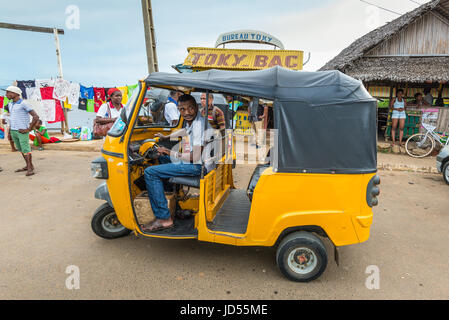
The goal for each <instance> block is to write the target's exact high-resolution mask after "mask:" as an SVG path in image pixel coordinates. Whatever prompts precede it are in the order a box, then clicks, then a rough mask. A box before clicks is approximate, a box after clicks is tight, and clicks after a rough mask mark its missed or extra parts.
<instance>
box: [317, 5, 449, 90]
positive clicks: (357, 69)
mask: <svg viewBox="0 0 449 320" xmlns="http://www.w3.org/2000/svg"><path fill="white" fill-rule="evenodd" d="M432 10H434V11H436V12H437V13H438V14H439V15H440V16H443V17H444V18H449V0H433V1H430V2H428V3H426V4H424V5H422V6H420V7H418V8H417V9H415V10H413V11H410V12H409V13H406V14H404V15H402V16H400V17H399V18H397V19H396V20H393V21H392V22H390V23H388V24H386V25H384V26H382V27H380V28H377V29H375V30H373V31H371V32H369V33H368V34H366V35H365V36H363V37H361V38H359V39H357V40H356V41H354V42H353V43H352V44H351V45H350V46H349V47H347V48H346V49H344V50H343V51H342V52H341V53H340V54H339V55H337V56H336V57H335V58H334V59H332V60H331V61H329V62H328V63H327V64H326V65H324V66H323V67H322V68H321V69H319V71H325V70H340V71H342V72H344V73H346V74H348V75H350V76H352V77H355V78H358V79H360V80H364V81H370V80H380V78H381V77H382V80H393V78H394V79H395V80H394V81H399V80H401V81H404V82H410V81H411V82H419V79H418V78H416V72H417V71H420V70H422V72H423V73H421V72H420V74H427V75H428V74H430V73H432V75H433V76H438V77H443V78H444V80H446V81H447V80H449V71H448V67H447V65H448V63H449V59H448V58H442V57H438V58H437V57H433V58H430V57H429V58H407V57H398V58H396V57H395V58H366V57H364V58H363V59H361V58H362V57H363V56H364V55H365V54H366V53H367V52H369V51H370V50H371V49H373V48H374V47H375V46H377V45H378V44H380V43H381V42H383V41H386V40H388V39H390V38H391V37H392V36H394V35H395V34H396V33H398V32H399V31H401V30H402V29H404V28H405V27H407V26H408V25H410V24H412V23H413V22H415V21H416V20H417V19H418V18H420V17H422V16H423V15H424V14H426V13H428V12H429V11H432ZM428 62H432V63H433V62H437V63H440V62H441V65H438V66H429V65H426V66H423V65H422V63H425V64H427V63H428ZM396 66H401V67H403V68H404V69H402V70H404V74H403V75H402V74H401V73H400V74H397V72H395V73H396V74H395V75H392V74H390V73H391V72H392V68H394V69H395V71H397V69H396ZM429 68H434V69H441V70H435V71H438V72H437V73H433V72H430V70H429ZM405 73H407V74H410V75H409V76H407V75H405ZM438 73H441V74H440V75H438ZM412 74H413V75H414V76H412ZM389 77H390V78H389ZM396 78H397V79H396ZM368 79H370V80H368ZM426 80H432V79H430V78H429V79H426Z"/></svg>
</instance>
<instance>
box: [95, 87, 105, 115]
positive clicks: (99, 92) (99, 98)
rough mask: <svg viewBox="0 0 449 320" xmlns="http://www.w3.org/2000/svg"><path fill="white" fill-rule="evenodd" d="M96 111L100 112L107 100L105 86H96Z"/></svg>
mask: <svg viewBox="0 0 449 320" xmlns="http://www.w3.org/2000/svg"><path fill="white" fill-rule="evenodd" d="M94 96H95V97H94V101H95V103H94V112H98V109H100V107H101V105H102V104H103V103H105V101H106V92H105V91H104V88H94Z"/></svg>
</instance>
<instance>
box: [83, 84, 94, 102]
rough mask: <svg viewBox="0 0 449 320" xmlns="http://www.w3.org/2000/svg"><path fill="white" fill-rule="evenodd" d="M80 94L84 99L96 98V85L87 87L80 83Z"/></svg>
mask: <svg viewBox="0 0 449 320" xmlns="http://www.w3.org/2000/svg"><path fill="white" fill-rule="evenodd" d="M80 95H81V97H82V98H83V99H93V98H94V87H89V88H86V87H85V86H83V85H80Z"/></svg>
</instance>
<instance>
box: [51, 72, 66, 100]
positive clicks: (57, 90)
mask: <svg viewBox="0 0 449 320" xmlns="http://www.w3.org/2000/svg"><path fill="white" fill-rule="evenodd" d="M69 91H70V81H67V80H64V79H61V78H58V79H56V80H55V86H54V90H53V99H57V100H61V101H64V100H65V99H67V97H68V95H69Z"/></svg>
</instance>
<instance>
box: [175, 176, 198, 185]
mask: <svg viewBox="0 0 449 320" xmlns="http://www.w3.org/2000/svg"><path fill="white" fill-rule="evenodd" d="M200 180H201V176H194V177H173V178H170V179H169V180H168V182H170V183H173V184H180V185H183V186H187V187H192V188H199V187H200Z"/></svg>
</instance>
